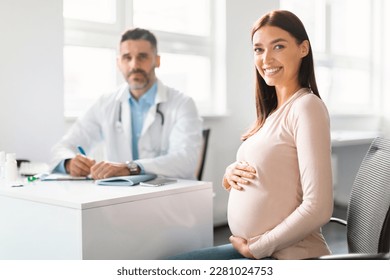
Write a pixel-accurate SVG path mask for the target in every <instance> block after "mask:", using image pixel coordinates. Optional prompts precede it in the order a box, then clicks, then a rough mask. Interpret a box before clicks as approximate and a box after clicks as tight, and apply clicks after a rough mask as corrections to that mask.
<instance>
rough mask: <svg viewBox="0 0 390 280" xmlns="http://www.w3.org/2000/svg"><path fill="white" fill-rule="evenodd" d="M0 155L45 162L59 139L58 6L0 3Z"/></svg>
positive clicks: (22, 0)
mask: <svg viewBox="0 0 390 280" xmlns="http://www.w3.org/2000/svg"><path fill="white" fill-rule="evenodd" d="M0 38H1V43H0V150H5V151H6V152H15V153H16V156H17V157H18V158H28V159H31V160H36V161H46V160H48V158H49V153H50V147H51V146H52V145H53V144H54V143H55V142H56V141H57V140H58V138H59V137H60V136H61V135H62V134H63V127H64V123H63V101H62V100H63V85H62V84H63V81H62V80H63V78H62V76H63V75H62V46H63V21H62V1H61V0H59V1H47V0H18V1H13V0H2V1H1V2H0Z"/></svg>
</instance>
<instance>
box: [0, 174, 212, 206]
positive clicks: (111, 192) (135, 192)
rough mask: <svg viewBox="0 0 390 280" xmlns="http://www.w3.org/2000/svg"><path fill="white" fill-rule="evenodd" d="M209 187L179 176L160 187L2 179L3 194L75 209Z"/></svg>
mask: <svg viewBox="0 0 390 280" xmlns="http://www.w3.org/2000/svg"><path fill="white" fill-rule="evenodd" d="M210 187H211V183H208V182H202V181H189V180H178V182H176V183H173V184H169V185H164V186H160V187H144V186H139V185H136V186H125V187H123V186H101V185H96V184H94V183H93V181H66V182H64V181H61V182H53V181H47V182H32V183H27V184H25V185H24V187H11V186H9V184H8V185H7V184H5V183H4V182H2V183H0V195H1V196H7V197H12V198H19V199H25V200H30V201H36V202H40V203H46V204H53V205H58V206H63V207H69V208H75V209H88V208H93V207H100V206H105V205H111V204H113V203H115V204H116V203H124V202H129V201H137V200H142V199H146V198H153V197H159V196H166V195H170V194H174V193H181V192H184V191H185V192H188V191H191V190H194V191H195V190H200V189H205V188H210Z"/></svg>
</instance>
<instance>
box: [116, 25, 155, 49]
mask: <svg viewBox="0 0 390 280" xmlns="http://www.w3.org/2000/svg"><path fill="white" fill-rule="evenodd" d="M127 40H146V41H148V42H149V43H150V44H151V45H152V47H153V48H154V49H155V50H156V52H157V39H156V36H154V34H153V33H152V32H150V31H149V30H146V29H142V28H134V29H129V30H127V31H126V32H125V33H123V34H122V38H121V43H122V42H124V41H127Z"/></svg>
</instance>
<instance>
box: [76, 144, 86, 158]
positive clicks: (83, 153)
mask: <svg viewBox="0 0 390 280" xmlns="http://www.w3.org/2000/svg"><path fill="white" fill-rule="evenodd" d="M77 149H78V150H79V152H80V154H82V155H83V156H86V155H87V154H86V153H85V151H84V149H83V147H81V146H77Z"/></svg>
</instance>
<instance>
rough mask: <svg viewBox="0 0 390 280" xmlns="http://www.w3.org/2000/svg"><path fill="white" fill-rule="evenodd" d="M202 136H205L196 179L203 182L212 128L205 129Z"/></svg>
mask: <svg viewBox="0 0 390 280" xmlns="http://www.w3.org/2000/svg"><path fill="white" fill-rule="evenodd" d="M202 135H203V143H202V150H201V154H200V159H199V164H198V168H197V171H196V178H197V179H198V180H199V181H201V180H202V177H203V168H204V164H205V162H206V154H207V147H208V145H209V136H210V128H206V129H203V131H202Z"/></svg>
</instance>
